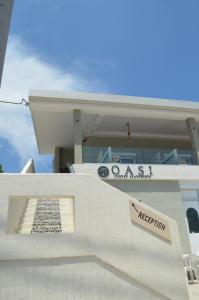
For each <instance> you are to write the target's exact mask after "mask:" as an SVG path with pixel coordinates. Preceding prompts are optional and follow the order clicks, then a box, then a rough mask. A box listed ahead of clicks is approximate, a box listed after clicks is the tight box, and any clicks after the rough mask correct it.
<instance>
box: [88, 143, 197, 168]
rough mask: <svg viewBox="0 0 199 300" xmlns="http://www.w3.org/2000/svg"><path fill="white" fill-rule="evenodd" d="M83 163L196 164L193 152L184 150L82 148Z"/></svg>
mask: <svg viewBox="0 0 199 300" xmlns="http://www.w3.org/2000/svg"><path fill="white" fill-rule="evenodd" d="M83 162H84V163H113V162H117V163H131V164H169V165H170V164H171V165H177V164H186V165H194V164H196V162H195V158H194V152H193V151H192V150H184V149H177V148H176V149H162V148H127V147H126V148H123V147H83Z"/></svg>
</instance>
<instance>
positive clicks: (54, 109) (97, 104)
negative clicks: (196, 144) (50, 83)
mask: <svg viewBox="0 0 199 300" xmlns="http://www.w3.org/2000/svg"><path fill="white" fill-rule="evenodd" d="M74 109H80V110H81V111H82V134H83V136H85V135H89V136H101V137H102V136H115V137H117V136H118V137H122V136H127V122H128V123H129V124H130V128H131V131H132V133H133V135H134V136H135V137H136V136H137V137H142V138H165V139H181V140H183V139H184V140H186V139H188V138H189V136H188V132H187V127H186V119H187V118H190V117H191V118H195V120H196V122H197V126H198V129H199V104H198V103H197V102H191V101H190V102H189V101H178V100H177V101H175V100H173V101H172V100H161V99H151V98H139V97H129V96H118V95H116V96H115V95H101V94H86V93H61V92H51V91H48V92H47V91H31V93H30V110H31V113H32V119H33V123H34V128H35V133H36V138H37V144H38V148H39V152H40V153H43V154H45V153H46V154H47V153H48V154H49V153H54V148H55V146H56V147H66V148H72V147H73V110H74Z"/></svg>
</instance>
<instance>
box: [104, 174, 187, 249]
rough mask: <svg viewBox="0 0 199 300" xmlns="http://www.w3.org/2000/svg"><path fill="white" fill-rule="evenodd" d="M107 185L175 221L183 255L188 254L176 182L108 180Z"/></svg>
mask: <svg viewBox="0 0 199 300" xmlns="http://www.w3.org/2000/svg"><path fill="white" fill-rule="evenodd" d="M108 183H109V184H111V185H112V186H114V187H116V188H118V189H119V190H121V191H123V192H125V193H127V194H128V195H131V196H132V197H135V198H137V199H139V200H141V201H142V202H143V203H146V204H147V205H149V206H151V207H153V208H155V209H157V210H158V211H160V212H162V213H164V214H166V215H167V216H169V217H171V218H173V219H175V220H176V221H177V223H178V227H179V232H180V238H181V243H182V250H183V253H190V242H189V238H188V233H187V226H186V221H185V214H184V208H183V203H182V196H181V191H180V189H179V184H178V181H154V180H153V181H145V180H142V181H131V182H129V181H122V180H109V181H108Z"/></svg>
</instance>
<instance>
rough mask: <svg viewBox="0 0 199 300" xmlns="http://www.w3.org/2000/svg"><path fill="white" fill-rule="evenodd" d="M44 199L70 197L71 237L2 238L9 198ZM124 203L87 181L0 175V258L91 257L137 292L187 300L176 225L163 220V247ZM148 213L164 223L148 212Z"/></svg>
mask: <svg viewBox="0 0 199 300" xmlns="http://www.w3.org/2000/svg"><path fill="white" fill-rule="evenodd" d="M48 195H49V196H53V195H55V196H66V195H67V196H74V197H75V233H68V234H33V235H19V234H9V235H8V234H6V233H5V228H6V217H7V210H8V200H9V197H14V196H21V197H26V196H30V197H31V196H48ZM129 198H130V196H128V195H127V194H125V193H123V192H121V191H119V190H117V189H115V188H113V187H111V186H110V185H108V184H106V183H104V182H103V181H101V180H98V179H97V178H95V177H93V176H90V175H77V174H48V175H47V174H45V175H42V174H40V175H30V174H29V175H6V174H3V175H0V212H1V220H0V240H1V247H0V258H1V260H13V259H15V260H18V259H38V258H40V259H43V258H53V257H54V258H55V257H65V258H67V257H68V258H69V257H79V256H95V257H97V258H98V259H100V260H101V261H103V262H104V264H106V265H109V266H110V267H111V266H113V267H114V268H115V269H117V270H118V271H119V272H120V273H121V274H125V276H127V277H128V278H130V279H131V280H134V281H136V282H138V283H139V284H140V285H141V286H142V288H143V289H150V291H151V292H152V291H153V292H156V293H159V294H161V295H162V297H163V295H164V296H165V297H167V298H168V299H175V300H185V299H186V300H187V299H188V294H187V284H186V278H185V274H184V268H183V261H182V257H181V246H180V239H179V233H178V229H177V224H176V222H175V221H174V220H172V219H170V218H168V221H169V224H170V228H171V232H172V242H171V244H170V243H168V242H165V241H164V240H162V239H160V238H158V237H157V236H155V235H153V234H151V233H149V232H148V231H145V230H143V229H142V228H140V227H138V226H136V225H133V224H132V223H131V220H130V211H129ZM139 204H140V203H139ZM142 205H143V206H144V207H146V205H144V204H142ZM148 209H149V210H151V211H154V212H156V213H157V214H160V215H161V216H163V217H165V218H166V216H164V215H163V214H161V213H159V212H157V211H155V210H154V209H151V208H150V207H148ZM21 272H22V273H23V271H21ZM8 276H10V275H8ZM11 279H12V277H10V282H11ZM8 280H9V278H8ZM12 284H13V283H12ZM16 286H17V281H16ZM20 286H21V285H20ZM47 294H48V289H47ZM19 299H20V298H19ZM74 299H75V298H74ZM85 299H86V298H85ZM146 299H147V298H146ZM149 299H150V298H149Z"/></svg>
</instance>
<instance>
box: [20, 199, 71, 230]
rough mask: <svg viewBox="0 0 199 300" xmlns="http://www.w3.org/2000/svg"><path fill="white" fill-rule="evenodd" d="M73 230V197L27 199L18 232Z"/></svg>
mask: <svg viewBox="0 0 199 300" xmlns="http://www.w3.org/2000/svg"><path fill="white" fill-rule="evenodd" d="M50 232H51V233H60V232H63V233H65V232H74V208H73V199H72V198H70V197H68V198H55V199H53V198H42V199H38V198H31V199H29V200H28V203H27V206H26V209H25V212H24V216H23V219H22V222H21V224H20V226H19V233H20V234H36V233H50Z"/></svg>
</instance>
